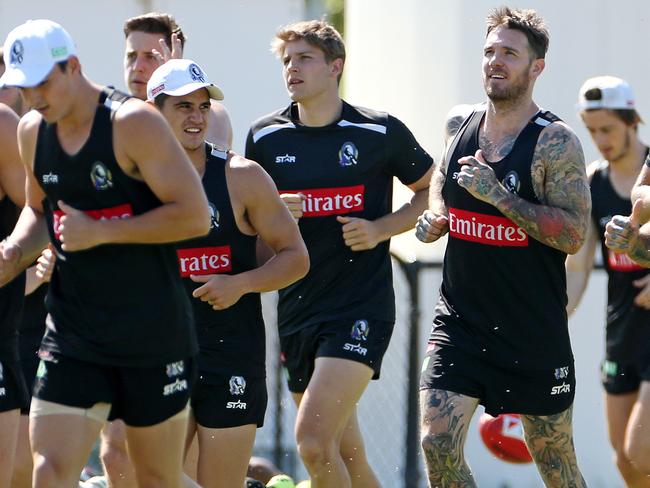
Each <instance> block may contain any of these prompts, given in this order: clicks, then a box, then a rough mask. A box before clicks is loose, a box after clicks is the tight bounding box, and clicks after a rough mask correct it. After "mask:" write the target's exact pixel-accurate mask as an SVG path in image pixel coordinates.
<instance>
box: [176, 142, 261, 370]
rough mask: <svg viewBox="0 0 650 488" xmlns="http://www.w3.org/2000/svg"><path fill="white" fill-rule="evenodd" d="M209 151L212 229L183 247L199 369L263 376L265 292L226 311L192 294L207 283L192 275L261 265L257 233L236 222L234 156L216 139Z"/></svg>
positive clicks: (182, 261)
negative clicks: (230, 174) (229, 178)
mask: <svg viewBox="0 0 650 488" xmlns="http://www.w3.org/2000/svg"><path fill="white" fill-rule="evenodd" d="M206 153H207V161H206V166H205V174H204V175H203V188H204V189H205V194H206V196H207V197H208V202H209V204H210V214H211V217H212V219H211V220H212V224H211V226H210V233H209V234H208V235H207V236H205V237H200V238H197V239H191V240H188V241H183V242H182V243H180V244H179V245H178V250H177V253H178V259H179V268H180V271H181V275H182V276H183V277H184V280H183V281H184V282H185V288H186V289H187V293H188V296H189V297H190V301H191V303H192V305H193V308H194V317H195V321H196V331H197V335H198V339H199V349H200V351H199V356H198V364H199V371H200V373H201V374H205V373H208V374H211V375H213V376H218V377H222V378H226V379H228V378H230V377H231V376H232V375H242V376H246V377H250V378H263V377H264V376H265V359H266V357H265V354H266V353H265V336H264V321H263V319H262V305H261V301H260V294H259V293H247V294H245V295H243V296H242V297H241V298H240V299H239V301H237V303H235V304H234V305H232V306H230V307H228V308H226V309H224V310H214V309H213V308H212V306H211V305H209V304H208V303H207V302H203V301H201V300H200V299H198V298H194V297H193V296H192V292H193V291H194V290H195V289H196V288H198V287H199V286H201V285H202V283H195V282H194V281H192V280H191V279H190V275H197V276H200V275H211V274H221V273H225V274H229V275H235V274H239V273H243V272H245V271H249V270H251V269H254V268H256V267H257V259H256V255H255V247H256V246H255V244H256V241H257V237H256V236H249V235H246V234H244V233H242V232H241V231H240V230H239V228H238V227H237V222H236V221H235V215H234V213H233V209H232V204H231V201H230V194H229V192H228V185H227V182H226V164H227V160H228V158H229V155H228V153H226V152H223V151H220V150H219V149H217V148H216V147H214V146H212V145H211V144H207V145H206Z"/></svg>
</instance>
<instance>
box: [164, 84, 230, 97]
mask: <svg viewBox="0 0 650 488" xmlns="http://www.w3.org/2000/svg"><path fill="white" fill-rule="evenodd" d="M201 88H205V89H206V90H208V94H209V95H210V98H212V99H213V100H223V92H222V91H221V89H220V88H219V87H218V86H216V85H213V84H212V83H188V84H187V85H183V86H182V87H180V88H177V89H176V90H163V91H161V92H160V93H164V94H165V95H169V96H170V97H182V96H183V95H187V94H188V93H192V92H195V91H196V90H200V89H201Z"/></svg>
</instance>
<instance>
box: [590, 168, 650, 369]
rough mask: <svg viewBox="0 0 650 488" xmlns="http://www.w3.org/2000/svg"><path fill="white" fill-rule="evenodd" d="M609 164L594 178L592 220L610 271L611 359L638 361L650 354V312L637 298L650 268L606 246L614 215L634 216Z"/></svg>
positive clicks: (592, 181)
mask: <svg viewBox="0 0 650 488" xmlns="http://www.w3.org/2000/svg"><path fill="white" fill-rule="evenodd" d="M609 176H610V172H609V165H608V164H607V162H605V161H603V162H602V165H601V166H600V167H599V168H598V169H597V170H596V171H595V173H594V175H593V177H592V179H591V202H592V206H591V217H592V219H593V222H594V224H595V226H596V229H597V233H598V237H599V241H600V249H601V252H602V256H603V264H604V266H605V270H607V277H608V280H607V330H606V348H607V358H608V359H610V360H612V361H620V362H626V361H634V360H637V359H639V358H640V357H643V356H645V357H647V356H648V355H650V310H647V309H644V308H641V307H638V306H637V305H635V304H634V299H635V298H636V296H637V295H638V294H639V292H640V291H641V290H642V288H639V287H636V286H634V284H633V281H634V280H638V279H639V278H643V277H644V276H646V275H647V274H648V273H649V272H650V269H648V268H643V267H641V266H639V265H638V264H636V263H635V262H634V261H632V260H631V259H630V258H629V256H628V255H627V254H617V253H615V252H613V251H611V250H610V249H608V248H607V247H605V239H604V235H605V226H606V225H607V222H609V221H610V220H611V218H612V217H613V216H614V215H630V213H632V202H631V201H630V199H629V197H627V198H623V197H621V196H620V195H619V194H618V193H616V190H615V189H614V187H613V186H612V183H611V180H610V177H609Z"/></svg>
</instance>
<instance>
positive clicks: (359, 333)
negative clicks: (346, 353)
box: [350, 320, 370, 341]
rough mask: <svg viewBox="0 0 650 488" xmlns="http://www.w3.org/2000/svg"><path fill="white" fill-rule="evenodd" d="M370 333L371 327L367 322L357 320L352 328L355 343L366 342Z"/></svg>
mask: <svg viewBox="0 0 650 488" xmlns="http://www.w3.org/2000/svg"><path fill="white" fill-rule="evenodd" d="M369 331H370V326H369V325H368V321H367V320H357V321H356V322H355V323H354V325H353V326H352V333H351V334H350V335H351V336H352V339H354V340H355V341H365V340H368V332H369Z"/></svg>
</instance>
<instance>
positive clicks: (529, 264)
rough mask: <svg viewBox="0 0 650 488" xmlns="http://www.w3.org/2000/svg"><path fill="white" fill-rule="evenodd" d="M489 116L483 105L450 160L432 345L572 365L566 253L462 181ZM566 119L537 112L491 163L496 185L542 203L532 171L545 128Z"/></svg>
mask: <svg viewBox="0 0 650 488" xmlns="http://www.w3.org/2000/svg"><path fill="white" fill-rule="evenodd" d="M484 114H485V106H484V105H482V106H479V107H478V108H477V110H476V111H475V112H474V113H473V114H472V116H471V118H470V119H469V123H468V124H467V125H466V126H465V128H464V130H462V129H461V132H460V133H459V135H458V137H460V139H459V142H458V145H457V146H456V149H455V151H454V152H453V155H452V156H451V157H450V158H449V164H448V167H447V178H446V181H445V184H444V187H443V192H442V193H443V198H444V201H445V204H446V205H447V208H448V211H449V240H448V244H447V250H446V253H445V258H444V266H443V281H442V286H441V288H440V299H439V301H438V304H437V306H436V316H435V318H434V325H433V330H432V332H431V341H432V342H434V343H437V344H447V345H451V346H455V347H459V348H462V349H464V350H466V351H467V352H468V353H470V354H475V355H478V356H480V357H484V358H486V360H488V361H490V362H492V363H494V364H497V365H501V366H504V367H508V368H510V367H520V368H524V369H529V370H537V369H547V368H553V367H556V368H557V367H563V366H567V365H568V364H569V363H571V362H572V360H573V358H572V353H571V345H570V342H569V333H568V328H567V316H566V309H565V307H566V302H567V296H566V275H565V271H564V260H565V257H566V254H565V253H563V252H561V251H558V250H556V249H553V248H551V247H549V246H546V245H544V244H542V243H541V242H539V241H537V240H535V239H533V238H532V237H529V236H528V234H527V233H526V232H525V231H524V230H523V229H522V228H520V227H519V226H518V225H516V224H515V223H514V222H512V221H511V220H510V219H508V218H506V217H505V216H504V215H503V214H502V213H501V212H499V210H497V209H496V207H494V206H492V205H489V204H487V203H485V202H482V201H480V200H478V199H476V198H474V197H473V196H472V195H471V194H470V193H469V192H468V191H467V190H465V189H464V188H462V187H460V186H459V185H458V182H457V181H456V178H457V176H458V172H459V171H460V165H459V164H458V159H459V158H462V157H464V156H470V155H471V156H473V155H474V153H475V152H476V150H477V149H478V148H479V144H478V133H479V128H480V125H481V121H482V119H483V117H484ZM557 120H559V119H558V118H557V117H556V116H555V115H553V114H551V113H550V112H538V113H537V114H536V115H535V116H534V117H533V118H532V119H531V120H530V122H529V123H528V124H527V125H526V127H524V129H523V130H522V131H521V133H520V134H519V136H518V137H517V139H516V141H515V144H514V146H513V148H512V150H511V151H510V153H509V154H508V155H507V156H506V157H505V158H503V159H502V160H501V161H499V162H497V163H491V164H490V166H491V167H492V169H493V170H494V172H495V174H496V177H497V179H498V180H499V181H500V182H501V183H502V184H503V185H504V186H505V187H506V188H507V189H508V190H509V191H511V192H513V193H515V194H516V195H518V196H519V197H521V198H523V199H524V200H527V201H529V202H532V203H534V204H539V203H540V202H539V200H538V199H537V197H536V196H535V192H534V190H533V186H532V177H531V164H532V159H533V154H534V151H535V146H536V144H537V139H538V137H539V134H540V132H541V131H542V129H544V127H546V126H548V125H549V124H551V123H553V122H555V121H557Z"/></svg>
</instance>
